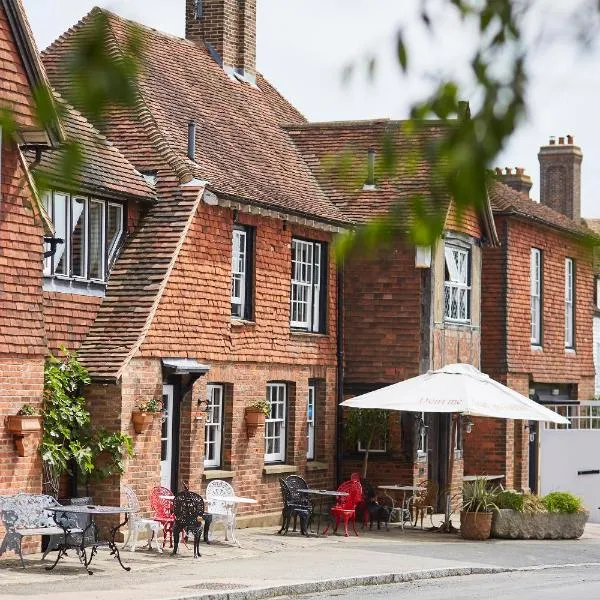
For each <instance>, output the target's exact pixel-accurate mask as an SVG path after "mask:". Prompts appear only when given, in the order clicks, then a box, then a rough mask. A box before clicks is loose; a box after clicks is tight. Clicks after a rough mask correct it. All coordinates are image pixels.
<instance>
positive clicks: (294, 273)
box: [290, 236, 328, 333]
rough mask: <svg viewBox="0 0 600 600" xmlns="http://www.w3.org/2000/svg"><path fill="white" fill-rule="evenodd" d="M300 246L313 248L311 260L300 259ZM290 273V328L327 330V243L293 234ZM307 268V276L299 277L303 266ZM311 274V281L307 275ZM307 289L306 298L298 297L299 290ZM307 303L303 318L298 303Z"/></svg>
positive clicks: (316, 331) (309, 330) (319, 331)
mask: <svg viewBox="0 0 600 600" xmlns="http://www.w3.org/2000/svg"><path fill="white" fill-rule="evenodd" d="M297 246H300V247H304V248H306V249H310V261H308V260H306V261H298V260H297V256H298V254H297V252H298V250H297V249H296V247H297ZM290 248H291V273H290V327H291V329H293V330H297V331H303V332H307V333H325V332H326V327H327V322H326V313H327V267H328V260H327V257H328V251H327V243H326V242H323V241H320V240H310V239H306V238H302V237H299V236H293V237H292V243H291V246H290ZM298 263H300V265H304V266H305V267H306V269H305V273H306V275H305V276H304V277H298V275H299V270H300V274H301V272H302V266H300V267H298ZM309 273H310V281H309V279H308V274H309ZM302 288H303V289H304V290H305V291H306V298H305V299H299V298H300V296H301V295H300V294H299V293H298V290H300V289H302ZM300 303H302V304H305V305H306V311H305V312H306V314H305V317H304V319H302V320H300V319H298V318H295V317H297V316H298V312H299V311H298V310H297V307H298V306H299V304H300Z"/></svg>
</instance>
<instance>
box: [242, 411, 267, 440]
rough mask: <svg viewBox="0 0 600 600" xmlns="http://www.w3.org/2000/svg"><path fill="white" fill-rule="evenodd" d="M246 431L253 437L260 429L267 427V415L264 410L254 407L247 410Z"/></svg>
mask: <svg viewBox="0 0 600 600" xmlns="http://www.w3.org/2000/svg"><path fill="white" fill-rule="evenodd" d="M245 417H246V430H247V432H248V435H249V436H253V435H254V434H255V433H256V430H257V429H258V428H259V427H264V426H265V418H266V415H265V413H264V412H263V411H262V410H257V409H255V408H252V407H248V408H246V413H245Z"/></svg>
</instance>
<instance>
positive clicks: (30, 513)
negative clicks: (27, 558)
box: [0, 492, 82, 568]
mask: <svg viewBox="0 0 600 600" xmlns="http://www.w3.org/2000/svg"><path fill="white" fill-rule="evenodd" d="M48 506H61V505H60V503H59V502H58V501H57V500H56V498H53V497H52V496H46V495H44V494H25V493H22V492H21V493H18V494H15V495H13V496H0V519H2V523H3V524H4V528H5V530H6V531H5V534H4V539H3V540H2V545H1V546H0V556H2V555H3V554H4V552H6V551H7V550H14V551H15V552H18V553H19V557H20V558H21V565H22V566H23V568H25V563H24V561H23V553H22V551H21V542H22V540H23V538H24V537H28V536H37V535H49V536H53V537H52V538H51V541H50V544H49V545H48V548H47V549H46V552H45V553H44V557H43V558H45V557H46V555H47V554H48V552H50V551H51V550H53V549H54V548H55V546H56V541H57V540H59V539H62V538H63V537H64V535H65V532H64V529H63V528H62V527H59V525H58V524H57V522H56V521H55V516H54V515H53V514H52V513H51V512H49V511H47V510H45V509H46V507H48ZM61 518H62V517H61ZM72 525H73V527H72V528H71V527H69V533H82V530H81V529H80V528H78V527H77V524H76V522H73V523H72ZM58 536H60V537H58ZM53 542H54V543H53Z"/></svg>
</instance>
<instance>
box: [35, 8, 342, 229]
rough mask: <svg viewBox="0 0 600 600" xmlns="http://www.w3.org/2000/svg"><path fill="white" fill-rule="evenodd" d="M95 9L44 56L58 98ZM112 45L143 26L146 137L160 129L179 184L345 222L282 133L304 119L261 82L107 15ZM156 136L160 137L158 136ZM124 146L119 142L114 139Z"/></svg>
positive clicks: (180, 42)
mask: <svg viewBox="0 0 600 600" xmlns="http://www.w3.org/2000/svg"><path fill="white" fill-rule="evenodd" d="M99 10H100V9H98V8H95V9H93V11H92V12H91V13H90V14H88V15H87V16H86V17H84V19H83V20H82V21H80V22H79V23H78V24H77V25H76V26H75V28H73V29H72V30H70V31H69V32H67V33H66V34H65V35H63V36H61V38H59V39H58V40H57V41H56V42H55V43H54V44H52V45H51V46H50V47H49V48H48V49H47V50H46V51H45V52H44V53H43V59H44V63H45V65H46V68H47V70H48V73H49V76H50V79H51V81H52V83H53V85H54V86H55V87H57V88H58V90H59V91H62V90H63V89H64V88H66V87H68V86H69V80H68V73H67V72H66V69H65V66H66V63H67V61H66V60H65V59H66V58H67V57H68V53H69V50H70V49H72V44H73V41H74V39H75V36H74V35H73V33H77V32H78V31H80V30H84V29H85V27H86V24H87V23H88V22H89V20H90V17H91V16H93V14H94V12H95V11H99ZM104 12H105V14H107V15H108V18H109V23H110V27H111V31H112V34H113V36H114V42H115V44H116V47H117V51H118V50H119V49H122V48H124V44H125V41H126V39H127V36H128V34H129V33H130V32H131V31H132V30H133V28H134V27H138V28H139V31H140V32H141V34H142V39H143V42H144V55H143V61H144V69H143V74H142V75H141V77H140V79H139V81H138V87H139V92H140V110H141V111H142V112H143V113H144V114H143V115H142V116H141V117H140V120H142V121H143V120H144V119H146V121H145V123H146V125H145V127H146V128H147V132H148V135H150V133H151V132H150V130H151V129H155V130H156V131H157V132H158V133H159V134H160V138H161V141H162V143H163V144H164V147H163V148H162V151H163V155H165V153H168V154H169V155H170V162H171V164H172V166H174V168H175V170H176V171H177V173H178V175H179V176H180V178H181V180H182V181H186V180H189V179H191V178H193V177H195V178H198V179H201V180H205V181H208V182H209V186H208V187H209V188H210V189H211V190H212V191H214V192H215V193H217V195H220V196H223V197H230V198H234V199H237V200H240V201H247V202H249V203H256V204H259V205H263V206H266V207H269V208H273V209H275V210H277V209H280V210H283V211H290V212H292V213H294V214H299V215H304V216H307V217H310V218H314V219H318V220H323V221H326V222H334V223H340V224H343V223H346V222H347V219H345V218H344V216H343V215H342V214H341V213H340V211H339V210H338V209H337V208H336V207H335V206H334V205H333V204H332V202H331V201H330V200H329V199H328V198H327V196H326V195H325V193H324V192H323V190H322V189H321V188H320V187H319V185H318V183H317V182H316V180H315V178H314V177H313V175H312V173H311V172H310V170H309V169H308V167H307V166H306V164H305V163H304V161H303V160H302V158H301V157H300V156H299V155H298V153H297V151H296V150H295V148H294V145H293V143H292V142H291V140H290V139H289V137H288V136H287V134H286V132H285V131H284V130H283V129H282V127H281V124H282V123H284V122H285V123H290V122H291V123H303V122H304V118H303V117H302V115H301V114H300V113H298V111H296V110H295V109H294V108H293V107H292V106H291V105H290V104H289V103H288V102H286V101H285V99H283V98H282V97H281V95H280V94H278V93H277V92H276V90H275V89H274V88H273V87H272V86H271V85H270V84H269V83H268V82H267V81H266V80H265V79H264V78H263V77H262V76H260V75H258V77H257V85H258V88H255V87H253V86H251V85H250V84H248V83H241V82H239V81H237V80H232V79H231V78H230V77H229V76H228V75H227V74H226V73H225V72H224V70H223V69H222V68H221V67H220V66H219V65H218V64H217V63H216V62H215V61H214V59H213V58H212V57H211V56H210V54H209V52H208V50H207V49H206V48H204V47H202V46H200V45H197V44H194V43H192V42H190V41H188V40H185V39H181V38H177V37H175V36H172V35H168V34H166V33H162V32H159V31H156V30H154V29H151V28H149V27H145V26H141V25H137V24H135V23H133V22H131V21H128V20H126V19H123V18H121V17H118V16H117V15H114V14H112V13H109V12H107V11H104ZM190 120H193V121H195V123H196V128H197V134H196V159H195V163H194V162H192V161H190V160H189V159H188V158H187V133H188V123H189V121H190ZM154 133H156V132H154ZM115 142H116V143H119V140H118V139H116V140H115Z"/></svg>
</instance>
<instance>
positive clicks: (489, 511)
mask: <svg viewBox="0 0 600 600" xmlns="http://www.w3.org/2000/svg"><path fill="white" fill-rule="evenodd" d="M497 495H498V491H497V489H496V488H490V487H489V485H488V482H487V480H486V479H483V478H482V479H476V480H475V481H470V482H468V483H466V484H465V486H464V488H463V507H462V512H461V513H460V534H461V536H462V537H463V538H464V539H466V540H487V539H488V538H489V537H490V533H491V529H492V516H493V511H494V510H496V509H497V506H496V504H495V499H496V497H497Z"/></svg>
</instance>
